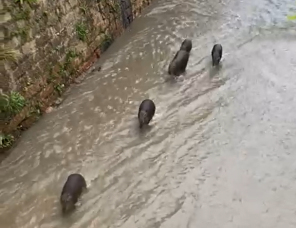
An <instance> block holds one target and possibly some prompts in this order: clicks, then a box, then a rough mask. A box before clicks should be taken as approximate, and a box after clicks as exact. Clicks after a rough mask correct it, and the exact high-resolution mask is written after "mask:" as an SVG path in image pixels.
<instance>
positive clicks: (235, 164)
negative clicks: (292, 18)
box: [0, 0, 296, 228]
mask: <svg viewBox="0 0 296 228" xmlns="http://www.w3.org/2000/svg"><path fill="white" fill-rule="evenodd" d="M293 11H294V12H296V4H295V2H294V1H292V0H258V1H247V0H243V1H235V0H228V1H227V0H225V1H221V0H208V1H206V0H203V1H202V0H199V1H198V0H189V1H185V0H159V1H154V3H153V4H152V5H151V6H149V7H148V8H147V9H146V10H145V12H144V14H143V15H142V16H141V17H140V18H138V19H136V20H135V21H134V23H133V24H132V25H131V27H130V29H129V30H128V31H127V32H126V33H125V34H124V35H123V36H122V37H120V38H119V39H118V40H117V41H116V42H115V43H114V44H113V45H112V46H111V48H110V49H109V50H108V51H107V52H106V54H105V55H104V57H103V58H102V59H101V60H100V62H99V63H98V65H100V64H102V70H101V71H100V72H97V71H95V72H93V73H92V74H91V75H89V77H87V78H86V80H85V81H84V82H83V83H82V84H80V85H77V86H75V88H73V89H72V90H71V91H70V94H69V96H68V97H67V99H66V100H65V101H64V102H63V103H62V104H61V106H59V108H58V109H57V110H55V111H53V112H52V113H50V114H48V115H46V116H45V117H44V118H42V119H41V120H40V121H39V122H38V123H37V124H36V125H34V126H33V127H32V128H31V129H29V130H28V131H27V132H25V133H24V135H23V137H22V139H21V140H20V142H19V144H18V145H17V147H16V148H15V149H14V150H13V151H12V153H11V155H10V156H9V157H8V158H6V159H5V160H4V161H3V162H2V163H1V165H0V227H1V228H2V227H3V228H8V227H9V228H20V227H22V228H33V227H34V228H35V227H38V228H39V227H40V228H61V227H63V228H66V227H67V228H68V227H69V228H80V227H101V228H102V227H120V228H133V227H135V228H140V227H141V228H144V227H147V228H152V227H153V228H154V227H161V228H166V227H170V228H173V227H174V228H185V227H186V228H193V227H195V228H196V227H207V228H216V227H219V228H223V227H225V228H226V227H227V228H232V227H233V228H250V227H256V228H261V227H262V228H263V227H264V228H273V227H274V228H292V227H293V228H294V227H296V204H295V202H296V141H295V137H296V115H295V112H296V98H295V97H296V96H295V91H296V55H295V53H296V24H295V22H289V21H287V19H286V15H287V14H289V13H291V12H293ZM184 38H191V39H192V42H193V49H192V51H191V57H190V59H189V63H188V69H187V72H186V74H185V75H184V76H181V77H180V78H179V79H178V80H176V81H167V80H166V78H167V67H168V64H169V62H170V61H171V59H172V58H173V56H174V54H175V52H176V51H177V50H178V48H179V46H180V44H181V42H182V40H183V39H184ZM217 42H218V43H221V44H222V45H223V54H224V55H223V59H222V63H221V67H220V68H219V69H214V68H212V67H211V57H210V51H211V48H212V46H213V45H214V44H215V43H217ZM145 98H150V99H152V100H153V101H154V102H155V104H156V114H155V116H154V119H153V120H152V122H151V124H150V125H151V127H150V128H148V129H147V130H146V131H144V132H140V131H139V129H138V122H137V110H138V106H139V104H140V103H141V101H142V100H143V99H145ZM73 172H80V173H81V174H83V175H84V177H85V178H86V181H87V184H88V187H89V190H88V192H87V193H85V194H84V195H83V196H82V198H81V201H80V202H79V204H78V208H77V210H76V211H75V212H74V213H73V214H72V215H71V216H70V217H67V218H64V217H62V216H61V208H60V205H59V196H60V192H61V189H62V186H63V184H64V182H65V180H66V178H67V176H68V175H69V174H70V173H73Z"/></svg>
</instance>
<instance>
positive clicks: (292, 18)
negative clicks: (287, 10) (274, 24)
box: [288, 14, 296, 21]
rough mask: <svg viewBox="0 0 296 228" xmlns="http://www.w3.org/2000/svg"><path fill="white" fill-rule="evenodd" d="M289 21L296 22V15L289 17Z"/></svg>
mask: <svg viewBox="0 0 296 228" xmlns="http://www.w3.org/2000/svg"><path fill="white" fill-rule="evenodd" d="M288 20H291V21H293V20H296V14H295V15H289V16H288Z"/></svg>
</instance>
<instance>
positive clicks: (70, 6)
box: [0, 0, 151, 150]
mask: <svg viewBox="0 0 296 228" xmlns="http://www.w3.org/2000/svg"><path fill="white" fill-rule="evenodd" d="M1 1H2V2H1V3H0V18H1V22H0V23H1V28H2V29H1V31H0V39H1V47H0V48H1V49H0V61H1V64H0V73H1V74H0V95H1V96H0V111H1V112H0V117H1V119H0V150H1V147H2V149H3V148H4V147H5V148H6V147H9V146H10V144H11V142H12V141H13V135H16V133H20V132H21V131H22V130H24V129H26V128H28V127H29V126H30V125H31V124H32V123H33V122H35V121H36V120H37V119H38V118H39V116H40V115H42V113H43V112H45V110H46V108H47V107H48V106H50V105H52V103H53V102H54V101H55V100H56V99H57V98H58V97H59V96H60V95H61V94H62V93H63V91H64V90H65V88H66V87H67V86H68V85H69V84H71V82H73V80H75V78H76V77H77V76H79V75H81V73H82V72H83V71H85V70H86V69H88V68H89V67H90V65H91V64H92V63H93V62H94V61H95V60H96V59H97V58H99V56H100V55H101V53H102V52H103V51H105V50H106V49H107V48H108V46H109V45H110V44H111V43H112V41H113V40H114V38H115V37H117V36H118V35H120V34H121V33H122V31H123V30H124V28H126V27H128V25H129V24H130V23H131V22H132V21H133V19H134V18H135V17H137V16H138V15H139V14H140V13H141V10H142V9H143V8H144V7H145V6H147V5H149V4H150V2H151V0H92V1H90V0H23V3H21V1H19V2H18V1H15V0H1Z"/></svg>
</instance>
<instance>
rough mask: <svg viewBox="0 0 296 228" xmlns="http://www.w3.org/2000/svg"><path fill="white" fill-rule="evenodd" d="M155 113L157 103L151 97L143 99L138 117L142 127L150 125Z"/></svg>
mask: <svg viewBox="0 0 296 228" xmlns="http://www.w3.org/2000/svg"><path fill="white" fill-rule="evenodd" d="M154 114H155V104H154V102H153V101H152V100H150V99H145V100H143V101H142V103H141V105H140V107H139V112H138V119H139V124H140V128H142V127H143V126H144V125H148V124H149V122H150V121H151V119H152V118H153V116H154Z"/></svg>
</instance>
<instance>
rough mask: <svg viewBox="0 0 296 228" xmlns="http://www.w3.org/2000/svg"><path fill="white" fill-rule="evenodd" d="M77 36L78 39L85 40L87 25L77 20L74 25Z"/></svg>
mask: <svg viewBox="0 0 296 228" xmlns="http://www.w3.org/2000/svg"><path fill="white" fill-rule="evenodd" d="M75 29H76V33H77V37H78V39H79V40H81V41H83V42H85V41H86V38H87V33H88V31H87V27H86V25H85V24H84V23H83V22H79V23H77V24H76V25H75Z"/></svg>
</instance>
